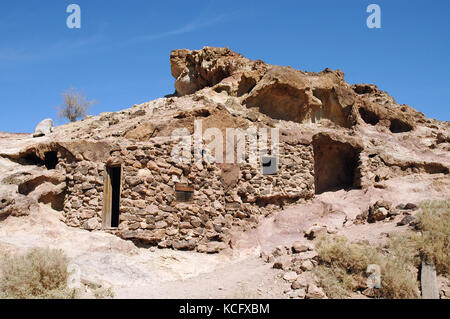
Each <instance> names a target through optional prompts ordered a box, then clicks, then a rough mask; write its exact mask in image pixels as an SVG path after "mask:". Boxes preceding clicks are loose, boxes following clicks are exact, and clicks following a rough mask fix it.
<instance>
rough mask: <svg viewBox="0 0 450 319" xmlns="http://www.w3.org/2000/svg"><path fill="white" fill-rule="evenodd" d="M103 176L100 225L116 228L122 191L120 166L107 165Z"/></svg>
mask: <svg viewBox="0 0 450 319" xmlns="http://www.w3.org/2000/svg"><path fill="white" fill-rule="evenodd" d="M104 178H105V185H104V194H103V203H104V205H103V219H102V226H103V227H104V228H117V227H119V215H120V196H121V193H122V167H121V166H107V167H106V171H105V176H104Z"/></svg>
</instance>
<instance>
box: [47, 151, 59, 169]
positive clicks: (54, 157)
mask: <svg viewBox="0 0 450 319" xmlns="http://www.w3.org/2000/svg"><path fill="white" fill-rule="evenodd" d="M44 156H45V158H44V164H45V167H46V168H47V169H55V168H56V165H57V164H58V152H47V153H45V155H44Z"/></svg>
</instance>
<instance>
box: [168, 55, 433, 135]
mask: <svg viewBox="0 0 450 319" xmlns="http://www.w3.org/2000/svg"><path fill="white" fill-rule="evenodd" d="M170 61H171V68H172V75H173V76H174V77H175V79H176V81H175V88H176V91H177V93H178V95H179V96H184V95H188V94H193V93H195V92H196V91H198V90H201V89H203V88H205V87H212V88H213V89H214V91H216V92H222V91H225V92H227V93H228V94H229V95H230V96H238V97H242V104H243V105H245V106H246V107H248V108H252V109H253V108H255V109H257V110H258V111H259V112H261V113H263V114H266V115H268V116H269V117H271V118H273V119H280V120H286V121H295V122H298V123H317V122H319V121H320V120H322V119H327V120H330V121H332V122H333V123H335V124H336V125H339V126H342V127H346V128H349V127H352V126H354V125H355V124H358V123H359V124H368V125H372V126H376V125H378V126H380V127H385V128H387V129H389V130H390V131H391V132H392V133H403V132H409V131H411V130H413V129H414V127H415V124H414V123H415V121H417V120H419V121H423V120H424V116H423V114H421V113H419V112H417V111H414V110H413V109H411V108H410V107H408V106H405V105H402V106H398V107H397V105H396V103H395V101H394V99H393V98H392V97H390V96H389V95H388V94H386V93H385V92H382V91H380V90H379V89H378V88H377V87H376V86H375V85H373V84H355V85H353V86H352V85H350V84H348V83H347V82H345V80H344V74H343V72H341V71H332V70H330V69H325V70H323V71H322V72H320V73H314V72H303V71H298V70H294V69H292V68H290V67H281V66H272V65H268V64H265V63H264V62H262V61H260V60H257V61H251V60H248V59H246V58H244V57H243V56H241V55H240V54H237V53H235V52H233V51H231V50H230V49H228V48H212V47H205V48H203V49H202V50H197V51H189V50H185V49H184V50H175V51H173V52H172V54H171V60H170ZM392 105H395V106H396V107H394V108H393V107H390V106H392Z"/></svg>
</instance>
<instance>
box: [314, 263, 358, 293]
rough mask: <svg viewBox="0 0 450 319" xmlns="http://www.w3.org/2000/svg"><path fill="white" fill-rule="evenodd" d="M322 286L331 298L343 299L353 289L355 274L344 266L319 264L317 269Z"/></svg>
mask: <svg viewBox="0 0 450 319" xmlns="http://www.w3.org/2000/svg"><path fill="white" fill-rule="evenodd" d="M315 274H316V276H317V278H318V279H319V283H320V286H321V287H322V288H323V290H324V292H325V293H326V295H327V296H328V297H329V298H332V299H342V298H347V297H349V296H350V293H351V292H352V290H353V276H352V275H351V274H349V273H348V272H347V270H345V269H344V268H340V267H333V266H331V267H329V266H325V265H319V266H318V267H316V269H315Z"/></svg>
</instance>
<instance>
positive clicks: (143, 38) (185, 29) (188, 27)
mask: <svg viewBox="0 0 450 319" xmlns="http://www.w3.org/2000/svg"><path fill="white" fill-rule="evenodd" d="M226 18H227V15H226V14H222V15H218V16H216V17H214V18H212V19H207V20H205V19H199V20H194V21H191V22H189V23H187V24H185V25H184V26H182V27H180V28H177V29H173V30H169V31H164V32H160V33H154V34H148V35H140V36H135V37H134V38H131V39H130V40H129V42H128V43H143V42H148V41H153V40H158V39H163V38H167V37H170V36H177V35H181V34H185V33H189V32H193V31H196V30H199V29H203V28H206V27H209V26H212V25H215V24H218V23H221V22H223V21H224V20H226Z"/></svg>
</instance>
